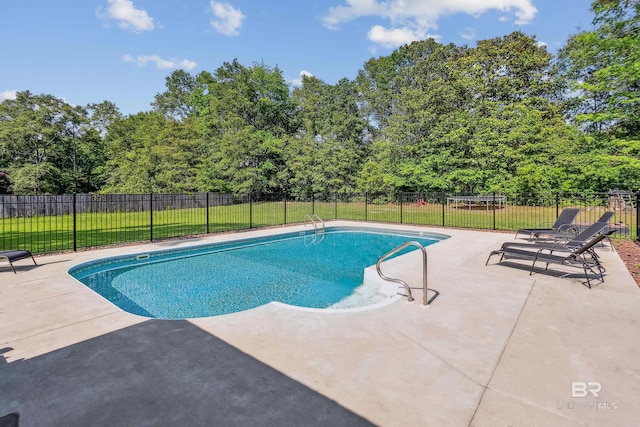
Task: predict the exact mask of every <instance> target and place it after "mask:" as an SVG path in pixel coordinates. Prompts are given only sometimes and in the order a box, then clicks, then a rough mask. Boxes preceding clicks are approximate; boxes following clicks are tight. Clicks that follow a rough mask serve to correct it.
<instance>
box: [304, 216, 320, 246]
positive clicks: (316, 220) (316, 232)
mask: <svg viewBox="0 0 640 427" xmlns="http://www.w3.org/2000/svg"><path fill="white" fill-rule="evenodd" d="M307 224H312V225H313V236H310V237H311V238H310V239H307V237H308V236H307V235H305V236H304V245H305V246H311V245H317V244H318V243H320V242H322V241H323V240H324V221H323V220H322V218H320V217H319V216H318V214H313V215H305V217H304V226H305V228H306V226H307Z"/></svg>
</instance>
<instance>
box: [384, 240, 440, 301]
mask: <svg viewBox="0 0 640 427" xmlns="http://www.w3.org/2000/svg"><path fill="white" fill-rule="evenodd" d="M409 246H415V247H417V248H418V249H420V250H421V251H422V305H424V306H427V307H428V306H429V298H428V295H427V291H428V288H427V250H426V249H425V248H424V246H422V245H421V244H420V243H418V242H416V241H408V242H405V243H403V244H402V245H400V246H398V247H397V248H395V249H393V250H392V251H390V252H387V253H386V254H384V255H382V256H381V257H380V258H378V262H376V271H377V272H378V276H380V277H381V278H382V279H384V280H387V281H389V282H394V283H399V284H401V285H402V286H404V288H405V289H406V290H407V301H409V302H411V301H413V300H414V299H413V295H412V294H411V287H410V286H409V285H408V284H407V282H405V281H404V280H401V279H396V278H393V277H389V276H386V275H384V274H383V273H382V268H381V264H382V261H384V260H385V259H387V258H389V257H390V256H392V255H395V254H396V253H398V252H400V251H401V250H403V249H405V248H408V247H409Z"/></svg>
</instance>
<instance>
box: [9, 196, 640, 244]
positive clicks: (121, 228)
mask: <svg viewBox="0 0 640 427" xmlns="http://www.w3.org/2000/svg"><path fill="white" fill-rule="evenodd" d="M605 211H606V207H602V206H601V207H592V208H586V207H585V208H583V209H582V211H581V214H580V216H579V217H578V219H577V220H576V222H581V223H591V222H593V221H595V220H596V219H597V218H599V217H600V215H601V214H602V213H604V212H605ZM312 212H315V213H316V214H318V215H319V216H320V217H321V218H322V219H324V220H332V219H344V220H360V221H365V220H366V221H376V222H389V223H401V222H402V223H404V224H418V225H428V226H444V227H461V228H474V229H488V230H493V229H496V230H516V229H518V228H523V227H532V226H538V225H540V224H543V223H547V224H550V223H552V222H553V221H554V220H555V218H556V216H557V212H556V208H555V207H536V206H506V207H504V208H502V209H496V210H492V209H489V210H486V209H482V208H474V209H468V208H464V207H461V208H448V207H446V206H443V205H442V204H439V203H433V204H427V205H426V206H419V207H418V206H416V205H414V204H413V203H405V204H403V205H402V206H400V205H399V204H394V203H389V204H365V203H364V202H362V203H356V202H352V203H342V202H338V203H334V202H330V203H320V202H315V203H311V202H287V203H286V204H285V203H284V202H254V203H252V204H248V203H245V204H234V205H228V206H215V207H210V208H209V227H208V229H207V210H206V208H199V209H173V210H164V211H154V212H153V218H152V217H151V215H150V213H149V212H148V211H146V212H117V213H82V214H78V215H77V218H76V248H77V249H83V248H90V247H98V246H106V245H115V244H122V243H130V242H143V241H150V240H151V239H153V240H161V239H167V238H172V237H180V236H190V235H198V234H205V233H207V231H208V232H210V233H216V232H223V231H233V230H244V229H249V228H257V227H264V226H273V225H281V224H290V223H299V222H303V220H304V217H305V215H307V214H311V213H312ZM151 221H153V229H152V228H151ZM619 221H622V222H623V223H624V224H625V225H626V226H627V227H628V233H626V234H625V235H621V236H620V237H632V238H634V237H635V236H636V216H635V210H631V211H619V212H617V213H616V216H615V217H614V219H613V220H612V222H619ZM152 233H153V235H152ZM73 247H74V244H73V216H72V215H58V216H35V217H23V218H9V219H3V220H0V250H10V249H22V248H24V249H29V250H31V251H32V252H34V253H48V252H61V251H69V250H73Z"/></svg>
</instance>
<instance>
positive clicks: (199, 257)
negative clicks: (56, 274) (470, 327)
mask: <svg viewBox="0 0 640 427" xmlns="http://www.w3.org/2000/svg"><path fill="white" fill-rule="evenodd" d="M446 237H448V236H445V235H438V234H425V233H411V232H405V231H403V232H393V231H387V230H385V231H384V232H382V231H376V230H363V229H361V228H353V229H349V228H346V227H332V228H327V231H326V232H325V235H324V237H323V238H321V237H318V238H315V240H314V236H313V234H308V233H287V234H282V235H278V236H270V237H267V238H264V237H263V238H253V239H242V240H237V241H232V242H225V243H217V244H210V245H205V246H199V247H195V248H189V249H180V250H165V251H156V252H150V253H148V254H142V255H140V254H139V255H128V256H121V257H115V258H107V259H104V260H97V261H92V262H88V263H84V264H81V265H78V266H75V267H73V268H72V269H70V270H69V274H71V275H72V276H73V277H75V278H76V279H78V280H79V281H81V282H82V283H84V284H85V285H86V286H88V287H89V288H91V289H93V290H94V291H96V292H97V293H98V294H100V295H102V296H103V297H105V298H107V299H108V300H109V301H111V302H112V303H113V304H115V305H117V306H118V307H120V308H121V309H123V310H125V311H128V312H130V313H134V314H138V315H142V316H147V317H154V318H163V319H185V318H195V317H206V316H215V315H220V314H228V313H234V312H238V311H243V310H247V309H250V308H254V307H258V306H260V305H263V304H267V303H269V302H271V301H279V302H282V303H286V304H291V305H296V306H301V307H314V308H326V307H329V306H331V305H333V304H335V303H337V302H339V301H341V300H343V299H344V298H346V297H348V296H349V295H351V294H352V293H353V291H354V289H355V288H357V287H358V286H359V285H361V284H362V279H363V271H364V269H365V268H366V267H368V266H370V265H373V264H375V263H376V260H377V259H378V257H379V256H380V255H382V254H384V253H386V252H388V251H390V250H392V249H394V248H395V247H397V246H399V245H401V244H402V243H404V242H406V241H408V240H415V241H418V242H420V243H421V244H423V245H424V246H426V245H430V244H433V243H436V242H437V241H440V240H442V239H443V238H446ZM410 250H412V249H408V250H407V251H406V252H408V251H410Z"/></svg>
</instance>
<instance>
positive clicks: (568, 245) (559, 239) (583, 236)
mask: <svg viewBox="0 0 640 427" xmlns="http://www.w3.org/2000/svg"><path fill="white" fill-rule="evenodd" d="M608 226H609V224H608V223H606V222H596V223H593V224H591V225H590V226H589V227H587V228H585V229H584V230H583V231H582V232H581V233H580V234H568V233H566V234H565V233H558V234H554V240H553V241H549V240H545V241H534V242H522V241H518V242H506V243H503V244H502V248H501V249H504V248H513V247H520V248H534V247H536V248H538V249H541V248H544V249H556V250H562V249H575V248H579V247H580V246H583V245H585V244H587V243H589V241H590V240H591V239H593V238H594V237H595V236H596V235H597V234H603V232H604V230H605V229H606V228H607V227H608ZM614 232H615V230H611V231H609V232H607V233H606V235H607V236H609V235H611V234H613V233H614Z"/></svg>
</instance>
